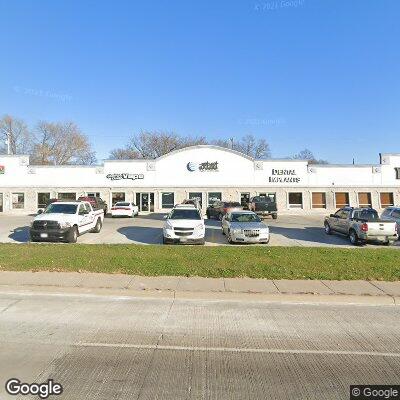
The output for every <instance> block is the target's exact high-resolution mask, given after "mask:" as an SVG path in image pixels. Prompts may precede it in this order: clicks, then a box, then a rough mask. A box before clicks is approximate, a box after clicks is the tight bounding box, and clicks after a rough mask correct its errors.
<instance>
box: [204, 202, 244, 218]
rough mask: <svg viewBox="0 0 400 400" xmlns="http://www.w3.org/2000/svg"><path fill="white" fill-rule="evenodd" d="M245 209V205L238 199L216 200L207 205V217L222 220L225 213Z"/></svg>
mask: <svg viewBox="0 0 400 400" xmlns="http://www.w3.org/2000/svg"><path fill="white" fill-rule="evenodd" d="M240 210H243V206H242V205H241V204H240V203H239V202H237V201H216V202H215V203H213V204H210V205H209V206H208V207H207V210H206V214H207V218H208V219H211V218H217V219H219V220H220V221H222V218H223V217H224V215H225V214H226V213H228V212H231V211H240Z"/></svg>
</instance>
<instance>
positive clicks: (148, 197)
mask: <svg viewBox="0 0 400 400" xmlns="http://www.w3.org/2000/svg"><path fill="white" fill-rule="evenodd" d="M136 205H137V206H138V207H139V211H144V212H154V193H153V192H143V193H136Z"/></svg>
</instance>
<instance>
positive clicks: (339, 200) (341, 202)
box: [335, 192, 350, 208]
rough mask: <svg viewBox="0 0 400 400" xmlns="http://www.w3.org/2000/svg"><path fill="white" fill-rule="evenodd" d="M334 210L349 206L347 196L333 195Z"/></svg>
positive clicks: (342, 194)
mask: <svg viewBox="0 0 400 400" xmlns="http://www.w3.org/2000/svg"><path fill="white" fill-rule="evenodd" d="M335 203H336V208H343V207H348V206H349V205H350V200H349V194H348V193H345V192H337V193H335Z"/></svg>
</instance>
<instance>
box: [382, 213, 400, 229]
mask: <svg viewBox="0 0 400 400" xmlns="http://www.w3.org/2000/svg"><path fill="white" fill-rule="evenodd" d="M381 218H382V219H386V220H390V221H395V222H396V223H397V233H398V234H399V235H400V207H387V208H385V210H384V211H383V213H382V215H381Z"/></svg>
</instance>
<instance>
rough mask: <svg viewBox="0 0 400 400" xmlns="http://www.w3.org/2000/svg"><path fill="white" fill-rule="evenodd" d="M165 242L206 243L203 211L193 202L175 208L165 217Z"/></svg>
mask: <svg viewBox="0 0 400 400" xmlns="http://www.w3.org/2000/svg"><path fill="white" fill-rule="evenodd" d="M165 219H166V220H165V223H164V227H163V243H164V244H168V243H182V244H204V242H205V232H206V229H205V226H204V219H203V216H202V215H201V211H200V210H198V209H197V208H195V207H193V205H192V204H188V205H186V206H185V205H183V204H180V205H179V206H177V207H175V208H173V209H172V210H171V212H170V213H169V214H168V215H167V216H166V217H165Z"/></svg>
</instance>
